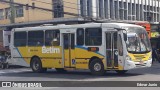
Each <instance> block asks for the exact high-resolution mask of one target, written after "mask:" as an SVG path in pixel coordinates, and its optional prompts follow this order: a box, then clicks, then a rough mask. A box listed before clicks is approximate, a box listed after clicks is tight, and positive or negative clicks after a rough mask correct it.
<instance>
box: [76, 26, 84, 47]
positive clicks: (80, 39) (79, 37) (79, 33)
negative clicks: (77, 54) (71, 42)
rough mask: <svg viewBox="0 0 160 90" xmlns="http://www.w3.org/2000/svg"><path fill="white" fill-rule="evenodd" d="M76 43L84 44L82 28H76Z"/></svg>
mask: <svg viewBox="0 0 160 90" xmlns="http://www.w3.org/2000/svg"><path fill="white" fill-rule="evenodd" d="M77 45H84V29H83V28H78V29H77Z"/></svg>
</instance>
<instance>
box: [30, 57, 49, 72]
mask: <svg viewBox="0 0 160 90" xmlns="http://www.w3.org/2000/svg"><path fill="white" fill-rule="evenodd" d="M30 67H31V68H32V71H33V72H36V73H42V72H46V71H47V68H43V67H42V62H41V59H40V58H39V57H38V56H33V57H32V58H31V61H30Z"/></svg>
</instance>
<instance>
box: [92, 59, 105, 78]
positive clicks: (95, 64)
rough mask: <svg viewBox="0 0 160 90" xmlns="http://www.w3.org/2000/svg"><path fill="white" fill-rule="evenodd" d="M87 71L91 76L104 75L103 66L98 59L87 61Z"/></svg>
mask: <svg viewBox="0 0 160 90" xmlns="http://www.w3.org/2000/svg"><path fill="white" fill-rule="evenodd" d="M89 69H90V71H91V74H93V75H104V73H105V70H104V64H103V62H102V60H101V59H100V58H98V57H95V56H94V57H92V58H91V59H90V61H89Z"/></svg>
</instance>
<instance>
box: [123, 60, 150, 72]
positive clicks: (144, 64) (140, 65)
mask: <svg viewBox="0 0 160 90" xmlns="http://www.w3.org/2000/svg"><path fill="white" fill-rule="evenodd" d="M151 65H152V59H151V60H147V61H143V62H134V61H130V60H127V61H126V62H125V66H124V70H129V69H134V68H143V67H151Z"/></svg>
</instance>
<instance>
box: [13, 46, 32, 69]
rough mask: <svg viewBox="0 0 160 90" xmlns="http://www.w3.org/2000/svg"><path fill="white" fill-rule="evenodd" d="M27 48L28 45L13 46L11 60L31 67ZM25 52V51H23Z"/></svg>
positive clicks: (16, 63) (14, 63)
mask: <svg viewBox="0 0 160 90" xmlns="http://www.w3.org/2000/svg"><path fill="white" fill-rule="evenodd" d="M26 50H27V48H26V47H15V48H12V50H11V51H12V52H11V54H12V58H13V60H12V61H11V64H12V65H20V66H26V67H29V66H30V64H29V61H28V58H27V52H26ZM22 52H23V53H22Z"/></svg>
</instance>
